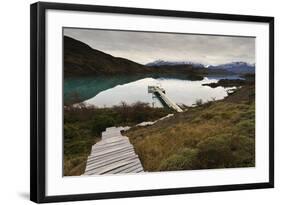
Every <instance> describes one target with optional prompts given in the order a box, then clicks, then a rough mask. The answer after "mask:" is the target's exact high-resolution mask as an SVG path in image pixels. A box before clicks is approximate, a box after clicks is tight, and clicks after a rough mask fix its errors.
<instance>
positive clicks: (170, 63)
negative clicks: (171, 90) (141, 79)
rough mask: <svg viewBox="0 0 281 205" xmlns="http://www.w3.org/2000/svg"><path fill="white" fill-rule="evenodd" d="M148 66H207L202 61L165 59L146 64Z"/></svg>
mask: <svg viewBox="0 0 281 205" xmlns="http://www.w3.org/2000/svg"><path fill="white" fill-rule="evenodd" d="M145 65H146V66H148V67H160V66H176V65H177V66H178V65H190V66H193V67H194V68H205V66H204V65H203V64H201V63H194V62H192V61H164V60H156V61H153V62H151V63H147V64H145Z"/></svg>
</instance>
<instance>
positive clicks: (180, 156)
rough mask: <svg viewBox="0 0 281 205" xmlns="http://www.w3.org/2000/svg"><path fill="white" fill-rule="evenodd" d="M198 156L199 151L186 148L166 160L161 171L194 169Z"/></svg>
mask: <svg viewBox="0 0 281 205" xmlns="http://www.w3.org/2000/svg"><path fill="white" fill-rule="evenodd" d="M197 154H198V150H197V149H190V148H184V149H182V150H180V151H179V152H178V153H176V154H173V155H171V156H170V157H168V158H167V159H164V160H163V161H162V162H161V164H160V167H159V170H165V171H169V170H188V169H194V164H195V162H196V159H197Z"/></svg>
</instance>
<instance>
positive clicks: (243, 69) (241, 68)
mask: <svg viewBox="0 0 281 205" xmlns="http://www.w3.org/2000/svg"><path fill="white" fill-rule="evenodd" d="M208 69H223V70H227V71H230V72H233V73H255V64H249V63H246V62H232V63H226V64H221V65H217V66H212V65H210V66H208Z"/></svg>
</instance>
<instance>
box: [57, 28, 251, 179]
mask: <svg viewBox="0 0 281 205" xmlns="http://www.w3.org/2000/svg"><path fill="white" fill-rule="evenodd" d="M62 35H63V38H62V39H63V42H61V43H62V45H63V51H62V52H63V69H62V70H63V170H62V173H63V176H89V175H104V174H108V175H110V174H131V173H140V174H145V173H146V172H172V171H190V170H202V169H229V168H236V169H238V168H239V169H243V168H249V167H255V56H256V55H255V47H256V38H255V36H230V35H229V36H228V35H216V34H200V33H173V32H157V31H134V30H113V29H96V28H75V27H64V28H63V29H62Z"/></svg>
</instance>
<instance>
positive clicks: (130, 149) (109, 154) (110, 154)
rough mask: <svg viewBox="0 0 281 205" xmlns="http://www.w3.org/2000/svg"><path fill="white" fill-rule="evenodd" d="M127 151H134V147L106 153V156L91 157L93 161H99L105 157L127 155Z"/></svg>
mask: <svg viewBox="0 0 281 205" xmlns="http://www.w3.org/2000/svg"><path fill="white" fill-rule="evenodd" d="M127 151H134V148H133V147H132V148H131V147H130V148H126V149H122V150H118V151H115V152H110V153H106V154H103V155H99V156H96V155H91V158H93V159H99V158H103V157H108V156H114V155H117V154H121V153H125V152H127Z"/></svg>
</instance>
